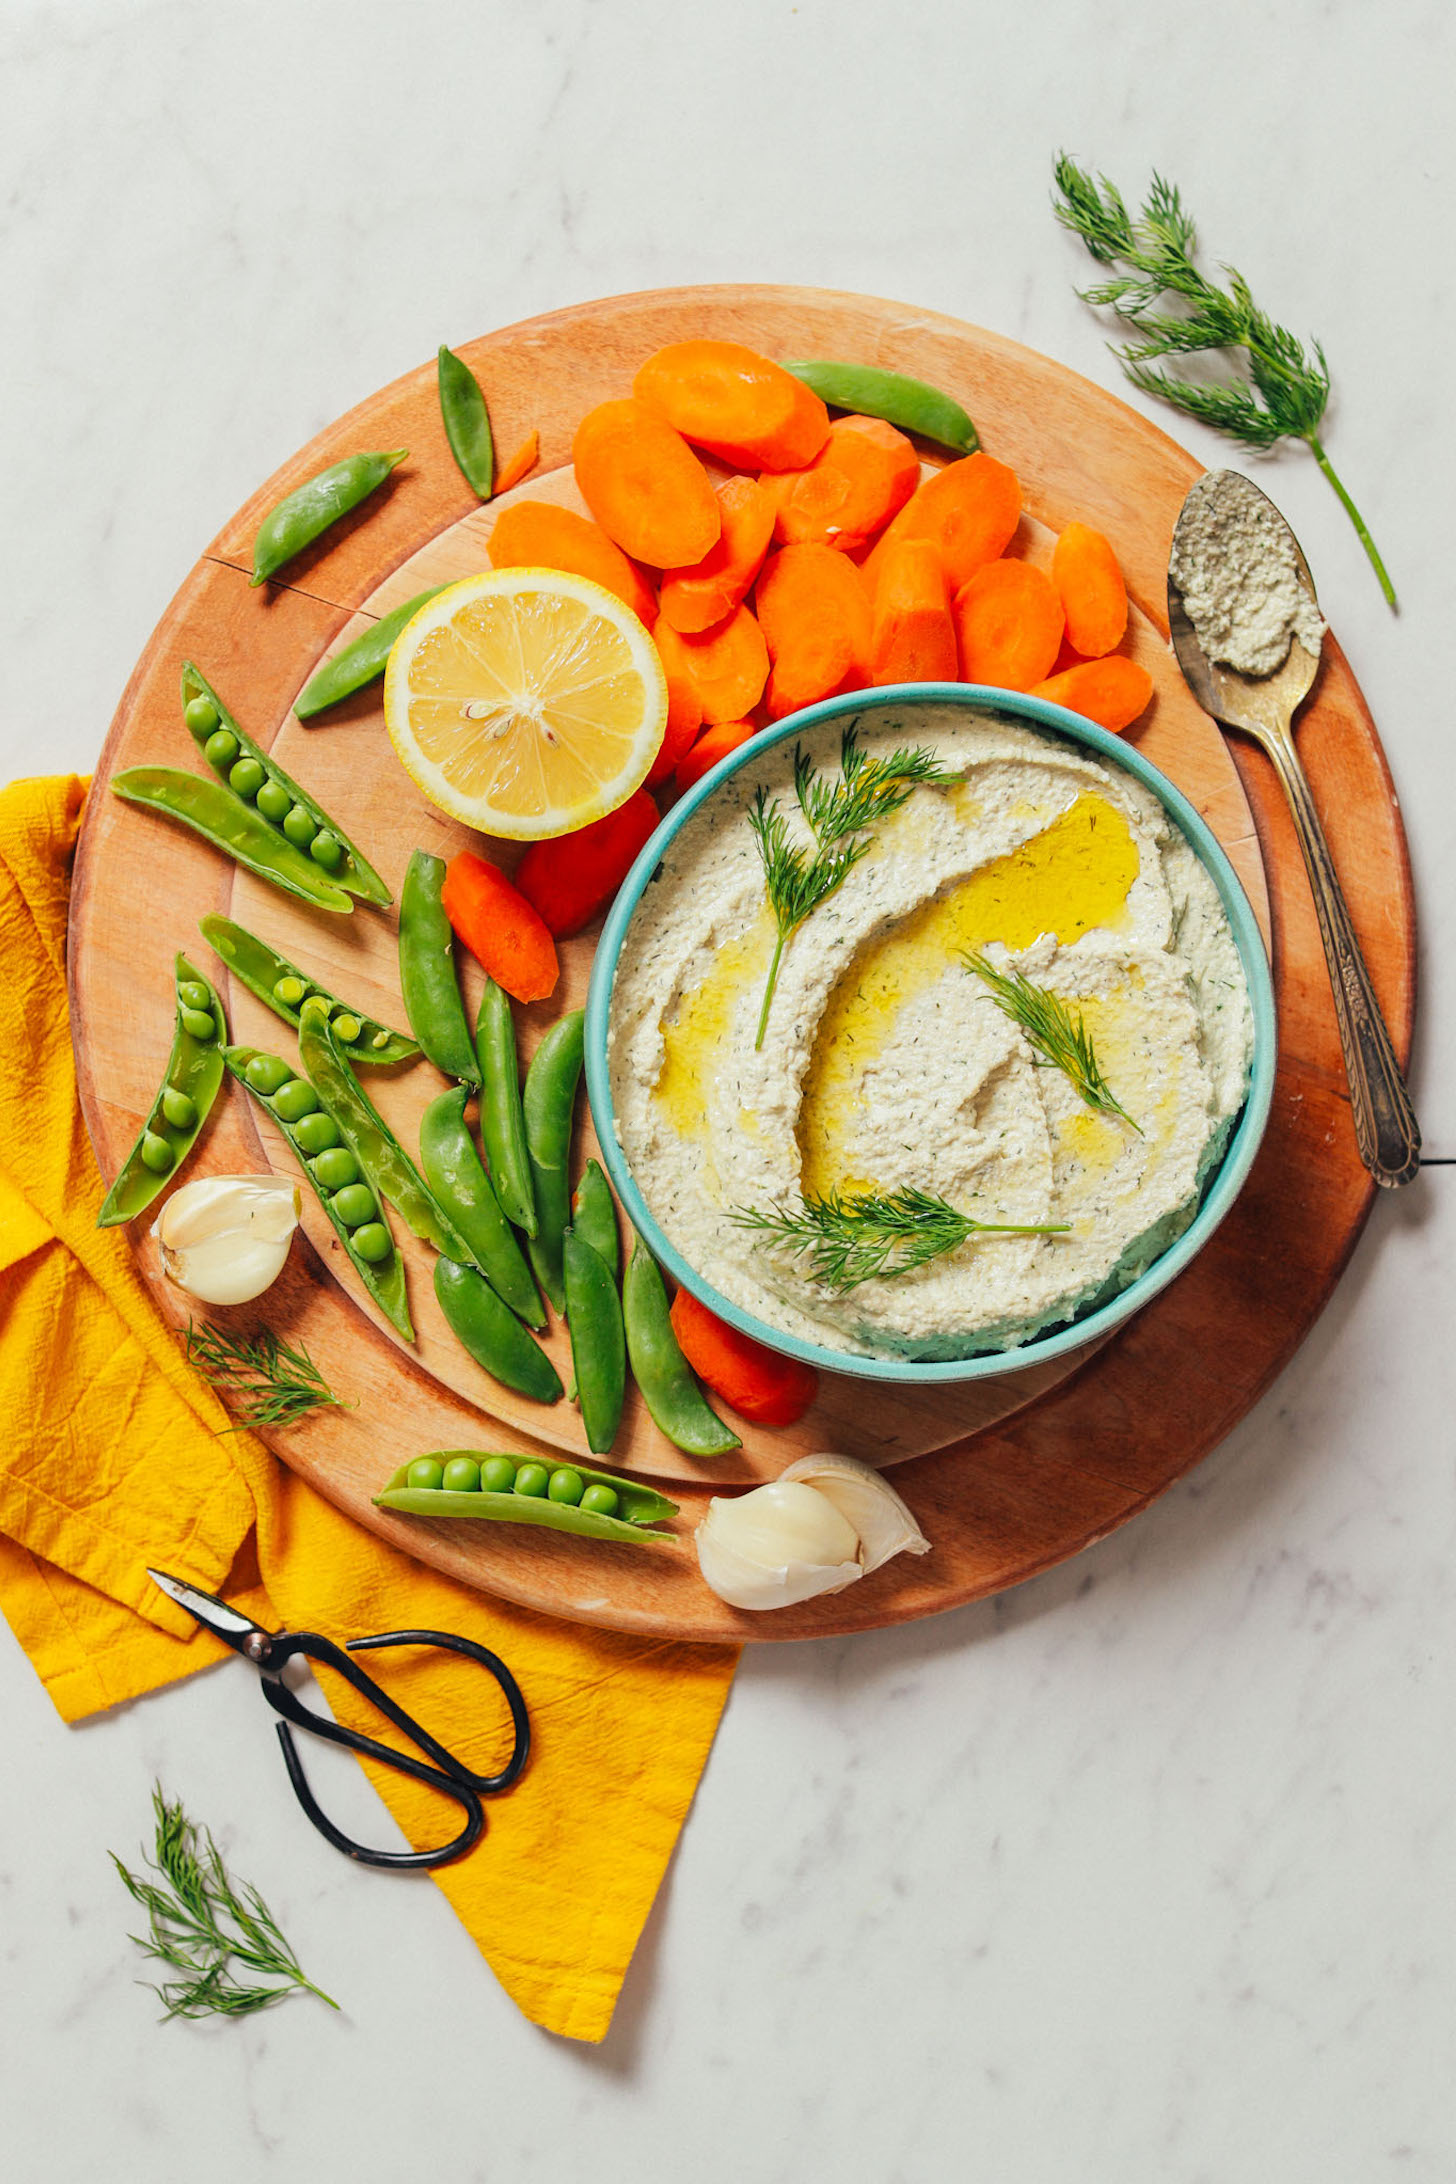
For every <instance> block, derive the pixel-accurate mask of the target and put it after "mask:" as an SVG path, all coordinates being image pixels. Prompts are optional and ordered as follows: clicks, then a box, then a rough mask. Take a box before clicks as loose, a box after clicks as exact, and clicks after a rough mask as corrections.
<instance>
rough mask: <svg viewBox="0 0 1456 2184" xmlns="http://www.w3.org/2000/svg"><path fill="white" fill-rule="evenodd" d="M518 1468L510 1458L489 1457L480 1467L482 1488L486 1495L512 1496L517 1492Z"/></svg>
mask: <svg viewBox="0 0 1456 2184" xmlns="http://www.w3.org/2000/svg"><path fill="white" fill-rule="evenodd" d="M515 1484H516V1467H515V1465H514V1464H513V1463H512V1462H511V1459H510V1457H509V1456H487V1457H486V1459H485V1462H484V1463H483V1464H482V1465H481V1467H480V1487H481V1492H482V1493H484V1494H510V1493H513V1492H514V1491H515Z"/></svg>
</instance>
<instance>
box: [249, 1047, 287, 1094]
mask: <svg viewBox="0 0 1456 2184" xmlns="http://www.w3.org/2000/svg"><path fill="white" fill-rule="evenodd" d="M243 1076H244V1079H245V1080H246V1082H247V1086H248V1090H249V1091H250V1092H256V1093H258V1094H259V1095H260V1096H261V1097H262V1098H263V1099H265V1100H271V1099H272V1097H273V1095H274V1093H275V1092H277V1091H279V1090H280V1089H281V1088H282V1086H284V1085H285V1084H287V1083H288V1082H289V1081H290V1080H291V1078H292V1076H293V1071H292V1070H291V1069H290V1068H289V1066H288V1064H287V1062H285V1061H284V1060H283V1059H282V1057H281V1056H279V1055H277V1054H255V1055H254V1056H253V1059H252V1060H251V1061H250V1062H249V1064H248V1066H247V1068H246V1069H245V1070H244V1071H243Z"/></svg>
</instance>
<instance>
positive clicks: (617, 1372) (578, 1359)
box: [561, 1228, 627, 1456]
mask: <svg viewBox="0 0 1456 2184" xmlns="http://www.w3.org/2000/svg"><path fill="white" fill-rule="evenodd" d="M561 1245H562V1258H561V1264H562V1285H563V1287H564V1289H565V1292H566V1324H567V1326H568V1327H569V1328H570V1330H571V1362H572V1367H573V1369H574V1371H575V1373H576V1396H577V1401H578V1402H579V1403H580V1405H581V1422H582V1424H583V1426H585V1428H586V1445H587V1447H588V1448H589V1449H590V1450H591V1452H592V1454H593V1455H594V1456H602V1455H605V1453H606V1451H607V1450H608V1449H609V1448H610V1447H611V1445H612V1443H613V1441H615V1439H616V1438H617V1427H618V1426H619V1425H620V1424H621V1420H622V1399H623V1396H624V1395H625V1393H626V1389H627V1345H626V1341H625V1338H624V1336H623V1333H622V1300H621V1298H620V1297H619V1296H618V1295H617V1284H616V1282H615V1280H614V1279H613V1276H612V1271H611V1268H610V1267H609V1266H608V1265H607V1262H606V1260H605V1259H604V1258H603V1257H602V1255H601V1253H600V1252H599V1251H598V1250H597V1249H596V1248H595V1246H594V1245H592V1244H589V1243H588V1242H587V1240H586V1238H585V1237H584V1236H581V1235H578V1233H577V1231H576V1230H575V1229H574V1228H569V1229H568V1230H567V1231H566V1234H565V1235H564V1236H563V1237H562V1240H561Z"/></svg>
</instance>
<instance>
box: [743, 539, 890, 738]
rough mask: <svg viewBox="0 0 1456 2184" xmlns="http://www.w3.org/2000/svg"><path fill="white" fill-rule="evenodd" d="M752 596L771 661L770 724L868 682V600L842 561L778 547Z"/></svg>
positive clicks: (811, 550) (829, 552)
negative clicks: (817, 701)
mask: <svg viewBox="0 0 1456 2184" xmlns="http://www.w3.org/2000/svg"><path fill="white" fill-rule="evenodd" d="M754 597H755V600H756V602H757V606H758V619H759V623H760V625H761V627H762V629H763V634H764V638H765V641H766V642H767V645H768V656H769V659H770V660H771V661H772V662H773V666H772V670H771V672H770V674H769V678H768V690H767V693H766V695H767V701H768V713H769V718H770V720H782V719H783V717H784V715H785V714H786V713H796V712H797V711H798V710H799V708H800V706H801V705H812V704H813V703H814V702H815V700H816V699H818V698H828V697H833V696H834V695H835V693H836V692H837V691H840V690H857V689H860V688H862V687H863V686H864V685H865V684H867V683H868V681H869V679H870V638H871V614H870V598H869V592H868V590H867V589H866V586H865V581H864V578H863V577H862V576H861V574H860V572H859V570H858V569H857V568H856V567H855V565H854V563H853V562H852V561H851V560H850V558H849V556H848V555H847V554H840V553H836V552H835V550H834V548H833V547H832V546H783V547H781V548H780V549H779V551H778V552H777V553H776V554H770V556H769V558H768V560H767V561H766V562H765V563H764V565H763V569H762V571H761V572H760V575H759V579H758V585H757V589H756V591H755V594H754Z"/></svg>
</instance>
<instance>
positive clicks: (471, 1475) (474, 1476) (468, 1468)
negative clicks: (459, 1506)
mask: <svg viewBox="0 0 1456 2184" xmlns="http://www.w3.org/2000/svg"><path fill="white" fill-rule="evenodd" d="M442 1483H443V1485H444V1488H445V1492H446V1493H447V1494H478V1493H479V1492H480V1466H479V1464H478V1463H477V1462H476V1461H475V1458H474V1457H473V1456H452V1457H451V1458H450V1461H449V1463H448V1464H446V1466H445V1477H444V1480H443V1482H442Z"/></svg>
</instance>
